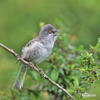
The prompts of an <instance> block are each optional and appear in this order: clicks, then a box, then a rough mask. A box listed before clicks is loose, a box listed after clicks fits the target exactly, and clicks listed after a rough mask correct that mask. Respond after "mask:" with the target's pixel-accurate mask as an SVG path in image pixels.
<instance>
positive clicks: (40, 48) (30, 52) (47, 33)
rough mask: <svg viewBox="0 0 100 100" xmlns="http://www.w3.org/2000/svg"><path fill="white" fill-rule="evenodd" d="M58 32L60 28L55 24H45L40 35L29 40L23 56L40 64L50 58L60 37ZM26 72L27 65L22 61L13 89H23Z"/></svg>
mask: <svg viewBox="0 0 100 100" xmlns="http://www.w3.org/2000/svg"><path fill="white" fill-rule="evenodd" d="M57 32H59V30H57V29H56V28H55V27H54V26H53V25H51V24H46V25H44V26H43V28H42V29H41V30H40V32H39V35H38V36H37V37H36V38H33V39H32V40H31V41H29V42H28V43H27V44H26V45H25V47H24V48H23V49H22V53H21V58H22V59H24V60H26V61H28V62H32V63H33V64H40V63H41V62H43V61H45V60H46V59H48V58H49V56H50V55H51V53H52V49H53V47H54V43H55V41H56V39H57V37H58V34H57ZM26 73H27V65H26V64H23V63H21V67H20V69H19V72H18V75H17V77H16V80H15V82H14V84H13V87H12V88H13V89H22V87H23V83H24V79H25V75H26Z"/></svg>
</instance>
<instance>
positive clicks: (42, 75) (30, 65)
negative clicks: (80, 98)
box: [0, 43, 75, 100]
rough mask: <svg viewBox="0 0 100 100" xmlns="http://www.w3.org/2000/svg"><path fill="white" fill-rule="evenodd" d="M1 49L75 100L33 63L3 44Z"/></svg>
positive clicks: (0, 44)
mask: <svg viewBox="0 0 100 100" xmlns="http://www.w3.org/2000/svg"><path fill="white" fill-rule="evenodd" d="M0 47H2V48H3V49H5V50H6V51H8V52H10V53H11V54H13V55H14V56H15V57H16V58H17V60H19V61H21V62H22V63H24V64H26V65H28V66H29V67H30V68H31V69H33V70H35V71H37V72H38V73H39V74H40V76H41V77H43V78H45V79H46V80H48V81H49V82H50V83H51V84H53V85H54V86H56V87H58V88H59V89H61V90H62V91H63V92H64V93H65V94H66V95H68V96H69V97H70V98H71V99H72V100H75V99H74V98H73V97H72V95H71V94H70V93H69V92H68V91H67V90H66V89H64V88H63V87H61V86H60V85H59V84H58V83H56V82H54V81H53V80H51V79H50V78H49V77H48V76H47V75H46V74H45V73H44V72H43V71H42V70H41V69H40V68H39V67H37V66H34V65H33V64H32V63H31V62H27V61H25V60H24V59H22V58H21V57H20V56H19V55H18V54H17V53H15V52H14V51H13V50H12V49H10V48H8V47H7V46H5V45H3V44H2V43H0Z"/></svg>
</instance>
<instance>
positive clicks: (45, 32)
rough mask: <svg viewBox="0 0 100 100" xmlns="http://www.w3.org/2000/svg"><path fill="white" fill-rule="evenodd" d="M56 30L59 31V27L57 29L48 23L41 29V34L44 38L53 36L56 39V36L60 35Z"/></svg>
mask: <svg viewBox="0 0 100 100" xmlns="http://www.w3.org/2000/svg"><path fill="white" fill-rule="evenodd" d="M56 32H58V30H57V29H55V28H54V27H53V26H52V25H51V24H46V25H45V26H44V27H43V28H42V29H41V31H40V34H39V36H40V37H43V38H46V37H47V38H48V37H51V38H53V39H54V40H55V39H56V37H57V36H58V35H57V34H56Z"/></svg>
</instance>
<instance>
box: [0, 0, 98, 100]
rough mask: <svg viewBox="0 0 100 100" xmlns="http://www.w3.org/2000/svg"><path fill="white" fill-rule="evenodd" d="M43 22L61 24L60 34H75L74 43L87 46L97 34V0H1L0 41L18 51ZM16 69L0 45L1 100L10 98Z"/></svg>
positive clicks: (92, 99)
mask: <svg viewBox="0 0 100 100" xmlns="http://www.w3.org/2000/svg"><path fill="white" fill-rule="evenodd" d="M43 23H45V24H47V23H50V24H53V25H54V26H55V27H57V28H59V24H60V26H61V27H60V28H61V29H60V30H61V32H62V33H63V32H66V34H73V35H75V36H76V37H77V41H76V44H77V45H80V44H82V45H84V46H85V48H88V46H89V45H90V44H92V45H95V44H96V43H97V39H98V38H99V37H100V33H99V32H100V0H0V42H1V43H4V44H6V45H7V46H8V47H9V48H12V49H14V50H15V51H16V52H17V53H20V52H21V49H22V47H23V46H24V45H25V44H26V43H27V42H28V41H29V40H31V39H32V38H33V37H35V35H38V33H39V31H40V26H41V24H43ZM63 27H64V28H63ZM62 33H61V34H62ZM18 69H19V64H18V62H17V61H16V59H15V58H14V57H13V56H11V55H10V54H9V53H7V52H6V51H4V50H3V49H1V48H0V100H9V99H7V97H8V98H9V97H10V95H11V91H10V88H11V86H12V84H13V82H14V80H15V77H16V75H17V72H18ZM98 83H100V82H97V83H96V84H98ZM94 90H95V92H94V93H96V92H97V93H99V92H100V87H99V85H97V89H94V88H93V89H91V90H90V91H94ZM43 95H45V96H46V95H47V94H43ZM34 98H35V97H34ZM37 99H39V98H37ZM45 99H46V98H45ZM87 99H89V98H87ZM26 100H27V99H26ZM34 100H36V98H35V99H34ZM89 100H99V98H96V97H94V98H91V99H89Z"/></svg>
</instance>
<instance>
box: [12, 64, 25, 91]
mask: <svg viewBox="0 0 100 100" xmlns="http://www.w3.org/2000/svg"><path fill="white" fill-rule="evenodd" d="M26 72H27V65H25V64H21V67H20V70H19V72H18V75H17V77H16V80H15V82H14V84H13V87H12V89H21V88H22V87H23V83H24V79H25V75H26Z"/></svg>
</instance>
